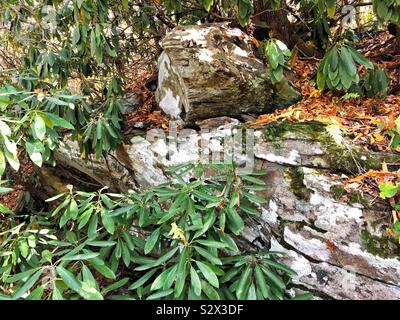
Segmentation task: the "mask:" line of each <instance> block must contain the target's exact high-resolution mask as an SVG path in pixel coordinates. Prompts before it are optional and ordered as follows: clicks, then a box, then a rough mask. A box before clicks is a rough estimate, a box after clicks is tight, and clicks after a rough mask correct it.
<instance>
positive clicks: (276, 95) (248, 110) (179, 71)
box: [156, 24, 300, 123]
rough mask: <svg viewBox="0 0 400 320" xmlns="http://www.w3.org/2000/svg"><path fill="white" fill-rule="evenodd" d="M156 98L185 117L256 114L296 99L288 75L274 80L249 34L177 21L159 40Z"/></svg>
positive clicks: (169, 111) (189, 119) (221, 26)
mask: <svg viewBox="0 0 400 320" xmlns="http://www.w3.org/2000/svg"><path fill="white" fill-rule="evenodd" d="M162 47H163V49H164V51H163V53H162V54H161V56H160V58H159V76H158V89H157V92H156V99H157V102H158V104H159V106H160V107H161V108H162V109H163V110H164V112H166V113H167V114H169V115H171V116H172V117H173V118H175V119H182V120H184V121H186V122H189V123H194V122H195V121H196V120H201V119H207V118H213V117H218V116H231V117H236V116H239V115H241V114H250V115H254V114H260V113H268V112H272V111H274V110H275V109H276V108H278V107H283V106H287V105H290V104H292V103H294V102H295V101H297V100H298V99H300V93H299V92H298V91H296V90H295V89H294V88H293V87H292V86H291V85H290V84H289V83H288V81H287V80H286V79H284V80H282V81H281V82H279V83H277V84H273V83H272V82H271V80H270V78H269V72H268V66H267V65H266V64H265V63H264V62H263V61H261V60H260V59H257V58H256V57H255V55H254V51H253V49H252V43H251V39H250V38H249V37H248V36H247V35H246V34H245V33H243V32H242V31H241V30H239V29H237V28H229V27H228V26H227V25H226V24H206V25H189V26H179V27H177V28H175V29H173V30H172V31H170V32H169V33H168V34H167V35H166V37H165V38H164V39H163V41H162Z"/></svg>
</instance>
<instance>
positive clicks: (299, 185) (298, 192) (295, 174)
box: [284, 167, 310, 201]
mask: <svg viewBox="0 0 400 320" xmlns="http://www.w3.org/2000/svg"><path fill="white" fill-rule="evenodd" d="M284 174H285V178H286V180H287V181H288V182H289V184H290V189H291V190H292V192H293V194H294V195H295V196H296V197H297V198H298V199H300V200H306V201H308V200H309V199H310V190H308V189H307V187H306V186H305V185H304V181H303V180H304V172H303V170H302V169H300V168H298V167H288V168H286V169H285V172H284Z"/></svg>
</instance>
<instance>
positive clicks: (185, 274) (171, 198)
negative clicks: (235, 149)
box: [0, 164, 309, 300]
mask: <svg viewBox="0 0 400 320" xmlns="http://www.w3.org/2000/svg"><path fill="white" fill-rule="evenodd" d="M171 172H175V174H174V176H173V180H172V181H173V182H172V183H170V184H165V185H161V186H159V187H156V188H153V189H151V190H149V191H147V192H144V193H135V192H133V191H131V192H128V193H127V194H112V193H106V192H105V191H106V189H105V188H103V189H101V190H99V191H98V192H94V193H87V192H80V191H77V192H74V191H73V189H72V186H70V188H69V192H67V193H65V194H60V195H58V196H56V197H54V198H52V199H49V200H48V201H57V202H58V205H57V206H56V208H55V209H54V210H53V211H52V212H51V213H37V214H34V215H29V216H23V215H16V214H13V213H12V212H9V211H7V212H6V213H5V214H6V215H5V218H4V219H2V220H1V225H0V226H1V230H3V231H2V232H1V233H0V237H2V241H1V244H0V274H1V279H0V284H1V286H0V288H1V289H2V290H3V291H4V292H3V294H2V295H1V296H0V297H1V298H2V299H19V298H26V299H56V300H57V299H79V298H83V299H103V298H105V297H107V298H116V299H161V298H167V299H288V298H291V297H290V296H288V294H287V285H288V284H289V283H290V277H291V276H293V275H294V274H295V273H294V272H293V271H292V270H291V269H289V268H288V267H286V266H285V265H283V264H281V263H279V262H277V261H276V260H275V257H277V256H278V257H279V256H281V255H282V254H281V253H277V252H269V251H265V250H260V251H257V252H254V253H251V252H250V253H241V252H240V250H239V249H238V247H237V244H236V241H235V236H236V235H239V234H240V233H241V231H242V230H243V228H244V226H245V222H244V221H245V216H246V215H254V214H256V213H257V205H259V204H261V203H263V202H265V200H264V199H263V198H262V197H260V196H258V195H257V194H256V192H257V191H262V190H264V189H265V188H266V187H265V182H264V181H263V180H261V179H260V178H259V177H258V176H260V175H264V174H265V173H264V172H262V171H256V172H253V173H251V174H248V175H238V174H237V170H235V168H234V167H233V166H231V165H210V166H206V167H205V166H204V165H202V164H185V165H181V166H179V167H176V168H172V169H171ZM205 172H212V174H208V175H207V174H206V173H205ZM190 177H192V178H190ZM132 280H133V282H131V281H132ZM121 292H124V294H122V295H121V294H120V293H121ZM308 297H309V295H306V296H300V297H297V298H308Z"/></svg>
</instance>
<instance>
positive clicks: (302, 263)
mask: <svg viewBox="0 0 400 320" xmlns="http://www.w3.org/2000/svg"><path fill="white" fill-rule="evenodd" d="M225 120H226V119H225ZM224 122H226V121H224ZM238 128H240V126H238V123H237V121H233V122H232V123H228V124H225V125H223V126H220V127H219V128H215V129H211V130H210V128H207V130H204V132H196V131H194V130H192V131H187V132H185V134H183V133H182V132H181V133H180V134H179V135H177V136H175V137H173V136H171V137H169V138H170V139H169V141H168V140H165V139H163V137H162V133H161V132H150V133H149V134H148V135H147V137H145V136H135V137H133V138H132V139H131V141H130V143H129V144H126V145H125V146H124V148H125V151H126V154H127V155H128V156H129V158H130V161H131V162H130V163H129V162H126V161H125V162H124V161H121V160H119V159H118V155H117V154H113V155H110V156H107V157H106V160H104V159H101V160H93V161H92V162H89V163H85V162H84V161H82V160H81V159H80V154H79V148H78V146H77V144H76V143H75V142H72V141H70V140H69V139H68V138H66V139H65V142H64V144H63V145H62V147H61V148H60V150H59V151H58V152H57V154H56V158H57V160H58V164H59V165H60V166H64V167H68V168H72V169H74V170H77V171H80V172H82V173H84V174H86V175H87V176H89V177H91V179H93V180H95V181H97V182H98V183H99V184H101V185H108V186H110V187H111V189H114V190H119V191H126V190H127V189H128V188H135V189H145V188H148V187H150V186H154V185H158V184H160V183H162V182H165V181H166V180H167V174H166V172H165V169H166V168H168V167H169V166H172V165H176V164H179V163H184V162H186V161H196V160H199V159H201V157H204V156H206V157H209V159H212V157H213V156H212V155H214V156H216V157H218V155H221V154H222V153H223V152H225V154H228V156H233V157H234V158H235V159H236V161H237V162H239V163H242V164H243V165H244V164H246V165H247V166H250V167H251V166H252V165H253V164H254V166H255V167H257V168H259V169H266V170H267V171H268V174H267V175H266V176H265V177H264V179H265V181H266V182H267V184H268V185H269V189H268V190H267V191H265V192H262V193H260V194H259V195H260V196H263V197H265V198H266V199H268V202H267V203H266V204H264V205H263V206H260V208H259V215H258V216H257V217H251V218H250V217H249V218H247V227H246V228H245V229H244V231H243V232H242V234H241V236H240V237H239V238H238V241H239V244H240V247H241V248H242V249H243V250H254V249H258V248H270V249H271V250H277V251H283V252H286V253H287V258H284V259H283V262H284V263H286V264H287V265H289V266H290V267H291V268H293V269H294V270H295V271H296V272H297V274H298V275H297V276H296V277H295V278H294V279H293V280H294V286H295V288H297V289H298V290H310V291H311V292H313V293H314V294H315V296H316V297H319V298H323V299H327V298H334V299H400V260H399V257H400V256H399V254H400V252H399V251H400V250H399V246H398V244H396V243H394V242H392V240H391V239H388V238H387V237H386V236H385V228H386V227H387V226H388V225H390V211H388V209H387V208H386V207H385V206H383V205H377V204H375V203H374V204H373V202H372V200H371V199H369V198H368V197H366V196H364V195H361V194H359V193H352V194H347V193H346V191H345V190H344V189H343V186H342V182H341V179H340V178H341V175H342V174H345V173H348V172H356V171H357V170H363V169H364V170H365V169H370V168H379V167H380V165H381V162H382V161H384V160H385V161H386V162H387V163H400V156H398V155H394V154H385V153H373V152H369V151H366V150H364V149H362V148H359V147H356V146H354V145H352V144H351V141H350V140H347V139H346V138H345V137H344V138H343V140H342V141H340V143H338V141H335V137H333V136H332V135H331V134H330V130H328V129H327V127H326V126H323V125H320V124H317V123H313V122H309V123H287V122H283V123H275V124H274V123H272V124H268V125H264V126H261V127H258V128H247V129H245V130H244V131H243V132H240V131H238V130H240V129H238ZM235 134H238V135H235ZM238 136H240V137H242V138H245V141H243V140H242V141H239V140H236V138H235V137H238ZM336 138H337V137H336ZM240 146H247V147H248V148H249V149H248V150H247V149H246V148H244V149H246V150H242V151H243V152H237V153H235V152H234V151H235V150H236V149H235V148H238V147H240ZM227 150H229V151H228V152H226V151H227ZM246 151H247V152H246ZM167 155H168V156H167ZM253 155H255V157H254V158H253ZM250 158H253V159H250ZM81 179H84V178H81ZM343 195H345V196H344V197H343ZM297 289H295V290H297Z"/></svg>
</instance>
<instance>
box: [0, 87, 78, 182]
mask: <svg viewBox="0 0 400 320" xmlns="http://www.w3.org/2000/svg"><path fill="white" fill-rule="evenodd" d="M61 99H63V100H61ZM76 99H77V97H74V96H68V95H63V94H62V93H60V94H58V95H56V96H53V97H47V96H45V95H43V94H40V93H39V94H38V93H36V92H27V91H18V89H17V88H15V87H14V86H12V85H5V86H4V87H3V88H2V89H0V111H1V115H0V177H1V176H2V175H3V173H4V172H5V169H6V161H7V162H8V163H9V165H10V166H11V167H12V168H13V169H14V170H16V171H18V169H19V166H20V164H19V159H18V156H19V151H18V150H19V149H18V148H19V147H22V150H25V151H26V153H27V154H28V156H29V157H30V159H31V160H32V161H33V163H35V164H36V165H38V166H41V165H42V163H43V162H44V161H53V159H52V151H53V150H54V149H55V148H56V147H57V145H58V141H59V139H60V134H59V129H62V128H64V129H73V126H72V125H71V123H70V122H69V121H67V120H65V119H63V118H61V117H59V116H58V115H56V114H55V113H53V112H51V108H53V107H54V106H56V105H60V104H62V105H63V106H64V105H65V106H67V107H68V108H69V109H73V108H74V106H75V105H74V101H75V100H76Z"/></svg>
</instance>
